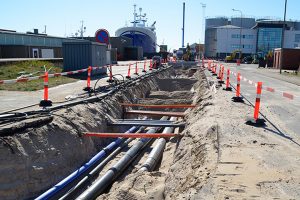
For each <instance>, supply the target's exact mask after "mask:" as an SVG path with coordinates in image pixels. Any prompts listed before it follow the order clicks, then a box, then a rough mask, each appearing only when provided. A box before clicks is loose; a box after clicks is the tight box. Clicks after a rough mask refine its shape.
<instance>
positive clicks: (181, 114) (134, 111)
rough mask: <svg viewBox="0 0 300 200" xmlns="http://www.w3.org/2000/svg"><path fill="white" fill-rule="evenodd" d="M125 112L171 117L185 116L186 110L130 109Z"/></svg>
mask: <svg viewBox="0 0 300 200" xmlns="http://www.w3.org/2000/svg"><path fill="white" fill-rule="evenodd" d="M125 114H130V115H148V116H170V117H184V116H185V114H184V112H161V111H150V110H128V111H125Z"/></svg>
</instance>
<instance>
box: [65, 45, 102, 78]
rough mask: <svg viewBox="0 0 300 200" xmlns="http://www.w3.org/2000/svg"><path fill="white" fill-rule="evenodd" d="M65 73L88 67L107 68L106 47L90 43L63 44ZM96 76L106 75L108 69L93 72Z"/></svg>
mask: <svg viewBox="0 0 300 200" xmlns="http://www.w3.org/2000/svg"><path fill="white" fill-rule="evenodd" d="M63 59H64V71H73V70H78V69H85V68H87V67H88V66H92V67H96V66H105V65H106V64H107V63H106V45H103V44H99V43H94V42H90V41H80V42H65V43H63ZM92 73H93V74H94V75H95V74H103V73H106V68H103V69H100V70H97V71H95V70H93V72H92Z"/></svg>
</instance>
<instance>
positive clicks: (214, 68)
mask: <svg viewBox="0 0 300 200" xmlns="http://www.w3.org/2000/svg"><path fill="white" fill-rule="evenodd" d="M212 75H213V76H217V64H215V65H213V74H212Z"/></svg>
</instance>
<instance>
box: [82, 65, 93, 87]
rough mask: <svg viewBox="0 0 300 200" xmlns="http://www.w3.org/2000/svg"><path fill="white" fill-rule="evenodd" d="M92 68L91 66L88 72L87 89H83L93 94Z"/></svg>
mask: <svg viewBox="0 0 300 200" xmlns="http://www.w3.org/2000/svg"><path fill="white" fill-rule="evenodd" d="M92 69H93V68H92V67H91V66H89V67H88V70H87V75H88V76H87V80H86V87H85V88H83V90H84V91H88V92H91V75H92Z"/></svg>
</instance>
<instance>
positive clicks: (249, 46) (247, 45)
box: [243, 44, 253, 49]
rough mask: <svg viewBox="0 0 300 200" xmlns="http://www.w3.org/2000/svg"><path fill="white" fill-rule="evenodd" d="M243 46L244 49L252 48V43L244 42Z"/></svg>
mask: <svg viewBox="0 0 300 200" xmlns="http://www.w3.org/2000/svg"><path fill="white" fill-rule="evenodd" d="M243 48H245V49H253V45H251V44H245V45H243Z"/></svg>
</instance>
